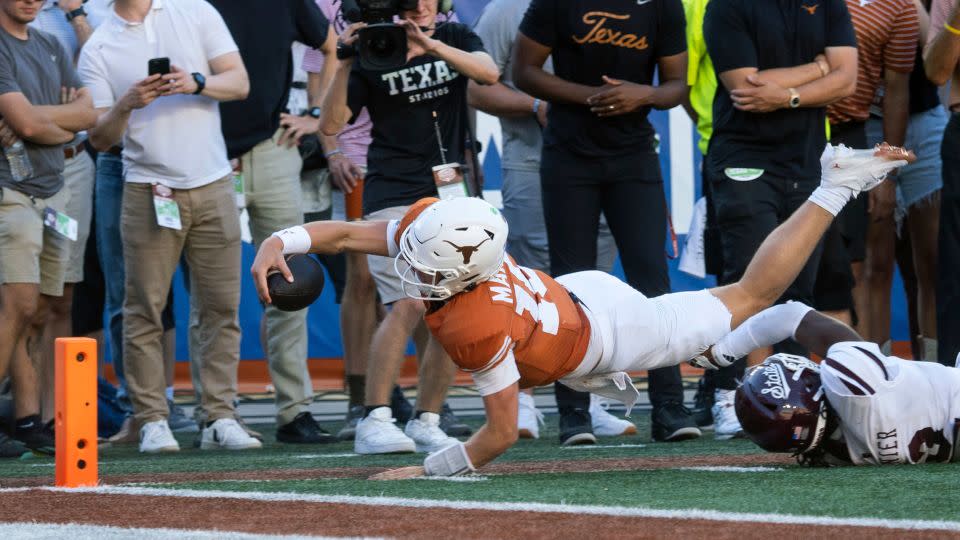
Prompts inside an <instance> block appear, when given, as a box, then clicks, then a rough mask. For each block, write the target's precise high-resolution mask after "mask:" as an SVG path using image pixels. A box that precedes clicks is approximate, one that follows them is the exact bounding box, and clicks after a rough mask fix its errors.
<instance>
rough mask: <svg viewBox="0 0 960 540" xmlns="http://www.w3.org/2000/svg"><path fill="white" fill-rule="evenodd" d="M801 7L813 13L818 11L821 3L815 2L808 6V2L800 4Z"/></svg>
mask: <svg viewBox="0 0 960 540" xmlns="http://www.w3.org/2000/svg"><path fill="white" fill-rule="evenodd" d="M800 7H802V8H803V9H805V10H807V13H809V14H811V15H813V14H815V13H816V12H817V8H818V7H820V4H814V5H812V6H808V5H806V4H800Z"/></svg>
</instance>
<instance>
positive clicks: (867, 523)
mask: <svg viewBox="0 0 960 540" xmlns="http://www.w3.org/2000/svg"><path fill="white" fill-rule="evenodd" d="M30 489H41V490H46V491H65V492H70V493H93V494H98V493H105V494H113V495H143V496H153V497H184V498H196V499H208V498H222V499H237V500H248V501H269V502H288V501H289V502H314V503H330V504H356V505H364V506H399V507H404V508H449V509H451V510H489V511H495V512H543V513H560V514H590V515H597V516H614V517H639V518H662V519H703V520H708V521H726V522H738V523H744V522H746V523H776V524H790V525H821V526H843V527H877V528H882V529H911V530H941V531H960V521H946V520H923V519H883V518H868V517H863V518H836V517H826V516H805V515H799V514H798V515H793V514H758V513H746V512H723V511H720V510H699V509H696V508H685V509H678V510H664V509H659V508H643V507H628V506H598V505H582V506H581V505H573V504H550V503H530V502H523V503H518V502H485V501H448V500H442V499H437V500H430V499H406V498H402V497H364V496H357V495H311V494H306V493H283V492H279V493H269V492H257V491H248V492H239V491H214V490H210V491H207V490H199V489H160V488H136V487H132V488H131V487H115V486H101V487H95V488H75V489H63V488H50V487H48V488H8V489H0V493H7V492H11V493H12V492H18V491H27V490H30Z"/></svg>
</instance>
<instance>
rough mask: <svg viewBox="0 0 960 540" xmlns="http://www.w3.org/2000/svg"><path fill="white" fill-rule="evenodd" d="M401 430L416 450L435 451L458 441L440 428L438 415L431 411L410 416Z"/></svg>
mask: <svg viewBox="0 0 960 540" xmlns="http://www.w3.org/2000/svg"><path fill="white" fill-rule="evenodd" d="M403 432H404V433H405V434H406V435H407V437H410V438H411V439H413V442H414V443H415V444H416V448H417V452H427V453H430V452H436V451H437V450H442V449H443V448H446V447H448V446H450V445H451V444H457V443H458V442H460V441H458V440H457V439H454V438H453V437H451V436H449V435H447V434H446V433H444V432H443V430H442V429H440V415H439V414H437V413H432V412H424V413H421V414H420V418H411V419H410V421H409V422H407V427H406V428H405V429H404V430H403Z"/></svg>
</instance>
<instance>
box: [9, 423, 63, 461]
mask: <svg viewBox="0 0 960 540" xmlns="http://www.w3.org/2000/svg"><path fill="white" fill-rule="evenodd" d="M13 438H14V439H16V440H18V441H20V442H21V443H23V445H24V446H26V447H27V448H29V449H30V450H33V451H34V452H37V453H40V454H49V455H51V456H52V455H53V454H54V452H55V451H56V439H55V438H54V434H53V429H52V423H48V424H44V423H43V422H41V421H40V416H39V415H33V416H28V417H26V418H21V419H20V420H17V422H16V423H15V424H14V426H13Z"/></svg>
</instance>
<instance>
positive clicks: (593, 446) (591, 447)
mask: <svg viewBox="0 0 960 540" xmlns="http://www.w3.org/2000/svg"><path fill="white" fill-rule="evenodd" d="M646 447H647V445H645V444H578V445H576V446H561V447H560V449H561V450H597V449H600V448H646Z"/></svg>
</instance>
